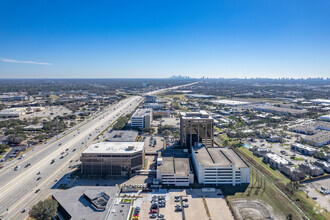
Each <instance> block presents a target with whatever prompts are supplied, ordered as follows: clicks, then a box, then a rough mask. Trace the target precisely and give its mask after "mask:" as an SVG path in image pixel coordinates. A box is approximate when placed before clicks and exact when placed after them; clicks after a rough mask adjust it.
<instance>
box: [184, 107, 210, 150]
mask: <svg viewBox="0 0 330 220" xmlns="http://www.w3.org/2000/svg"><path fill="white" fill-rule="evenodd" d="M213 133H214V119H213V118H212V117H211V116H210V115H209V114H208V113H207V112H206V111H200V112H180V144H181V145H183V146H185V147H187V148H188V149H190V147H191V146H194V145H195V144H196V143H203V144H204V145H205V146H213V145H214V140H213Z"/></svg>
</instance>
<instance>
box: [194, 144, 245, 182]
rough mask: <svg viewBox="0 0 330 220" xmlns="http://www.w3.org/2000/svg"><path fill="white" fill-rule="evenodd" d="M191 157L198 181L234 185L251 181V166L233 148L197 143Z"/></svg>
mask: <svg viewBox="0 0 330 220" xmlns="http://www.w3.org/2000/svg"><path fill="white" fill-rule="evenodd" d="M191 157H192V163H193V165H194V169H195V175H196V176H197V180H198V183H201V184H205V185H222V184H230V185H233V186H235V185H239V184H242V183H250V167H249V166H248V165H247V164H246V163H245V161H244V160H243V159H242V158H241V157H240V156H239V155H238V154H237V153H236V152H235V151H234V150H233V149H231V148H219V147H205V146H199V145H196V146H194V147H193V148H192V153H191Z"/></svg>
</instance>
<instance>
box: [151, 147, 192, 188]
mask: <svg viewBox="0 0 330 220" xmlns="http://www.w3.org/2000/svg"><path fill="white" fill-rule="evenodd" d="M179 151H180V150H172V152H171V153H167V154H163V155H162V156H161V157H159V158H157V180H158V181H159V183H160V184H163V185H172V186H189V184H192V183H194V174H193V171H192V168H191V165H190V161H189V154H188V153H185V152H183V151H180V152H179ZM168 152H169V151H168Z"/></svg>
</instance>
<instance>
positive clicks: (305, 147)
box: [292, 143, 316, 151]
mask: <svg viewBox="0 0 330 220" xmlns="http://www.w3.org/2000/svg"><path fill="white" fill-rule="evenodd" d="M292 145H293V146H295V147H297V148H300V149H304V150H307V151H315V150H316V148H314V147H310V146H306V145H303V144H299V143H294V144H292Z"/></svg>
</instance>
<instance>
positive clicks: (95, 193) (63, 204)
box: [52, 186, 119, 220]
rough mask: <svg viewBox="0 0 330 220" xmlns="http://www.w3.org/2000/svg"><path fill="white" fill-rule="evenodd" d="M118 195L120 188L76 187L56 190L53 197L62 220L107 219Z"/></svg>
mask: <svg viewBox="0 0 330 220" xmlns="http://www.w3.org/2000/svg"><path fill="white" fill-rule="evenodd" d="M118 194H119V187H118V186H107V187H102V186H75V187H72V188H70V189H66V190H55V192H54V193H53V195H52V197H53V199H55V200H56V201H57V203H58V208H57V214H58V216H59V217H60V219H64V220H81V219H105V218H106V215H107V213H108V212H109V208H110V206H111V204H112V203H113V202H114V201H115V197H116V195H118Z"/></svg>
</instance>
